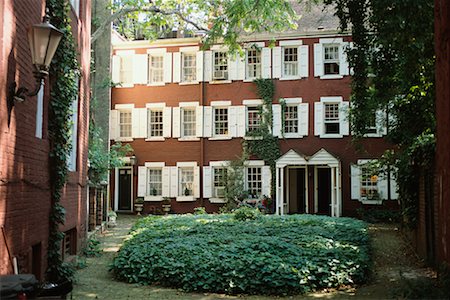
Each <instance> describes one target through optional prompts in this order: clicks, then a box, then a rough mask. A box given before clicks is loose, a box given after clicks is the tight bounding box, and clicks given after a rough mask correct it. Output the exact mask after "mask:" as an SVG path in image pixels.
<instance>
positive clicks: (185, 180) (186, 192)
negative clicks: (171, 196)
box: [178, 168, 194, 196]
mask: <svg viewBox="0 0 450 300" xmlns="http://www.w3.org/2000/svg"><path fill="white" fill-rule="evenodd" d="M179 170H180V175H179V176H180V185H179V186H180V190H179V191H178V195H180V196H193V195H194V169H193V168H180V169H179Z"/></svg>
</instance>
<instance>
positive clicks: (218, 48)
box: [209, 45, 228, 51]
mask: <svg viewBox="0 0 450 300" xmlns="http://www.w3.org/2000/svg"><path fill="white" fill-rule="evenodd" d="M209 50H211V51H228V47H227V46H225V45H212V46H211V48H210V49H209Z"/></svg>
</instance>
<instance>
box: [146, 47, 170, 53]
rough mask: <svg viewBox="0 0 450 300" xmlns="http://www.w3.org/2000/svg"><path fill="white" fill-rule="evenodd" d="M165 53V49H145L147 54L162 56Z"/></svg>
mask: <svg viewBox="0 0 450 300" xmlns="http://www.w3.org/2000/svg"><path fill="white" fill-rule="evenodd" d="M166 52H167V48H152V49H147V54H164V53H166Z"/></svg>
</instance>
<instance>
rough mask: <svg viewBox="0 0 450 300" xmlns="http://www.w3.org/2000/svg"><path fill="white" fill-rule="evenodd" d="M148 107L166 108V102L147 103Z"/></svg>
mask: <svg viewBox="0 0 450 300" xmlns="http://www.w3.org/2000/svg"><path fill="white" fill-rule="evenodd" d="M145 107H146V108H164V107H166V102H156V103H145Z"/></svg>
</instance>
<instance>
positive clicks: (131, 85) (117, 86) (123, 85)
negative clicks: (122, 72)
mask: <svg viewBox="0 0 450 300" xmlns="http://www.w3.org/2000/svg"><path fill="white" fill-rule="evenodd" d="M132 87H134V84H120V83H118V84H117V85H116V86H115V88H118V89H121V88H132Z"/></svg>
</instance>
